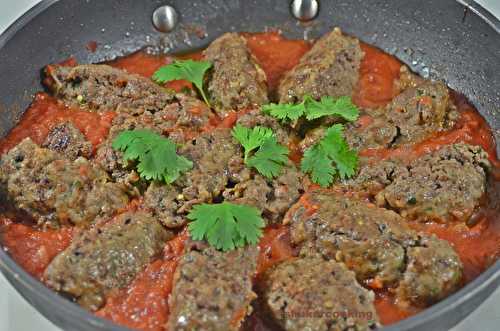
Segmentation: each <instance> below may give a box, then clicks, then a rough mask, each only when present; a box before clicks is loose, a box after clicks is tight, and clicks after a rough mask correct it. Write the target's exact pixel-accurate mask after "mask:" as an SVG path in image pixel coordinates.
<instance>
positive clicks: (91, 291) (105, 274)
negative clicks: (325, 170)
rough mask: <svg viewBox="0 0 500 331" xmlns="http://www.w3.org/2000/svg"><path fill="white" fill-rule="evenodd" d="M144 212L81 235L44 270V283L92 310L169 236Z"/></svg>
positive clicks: (133, 274)
mask: <svg viewBox="0 0 500 331" xmlns="http://www.w3.org/2000/svg"><path fill="white" fill-rule="evenodd" d="M172 236H173V235H172V233H170V232H168V231H167V230H165V229H164V228H163V227H162V226H161V225H160V223H159V222H158V221H157V220H156V219H154V218H153V217H151V215H149V214H147V213H143V212H136V213H134V212H127V213H124V214H121V215H120V216H118V217H116V219H114V220H111V221H109V222H108V223H106V224H103V225H98V226H96V227H95V228H93V229H91V230H89V231H87V232H84V233H82V234H81V235H80V236H79V237H77V238H76V239H74V240H73V243H72V244H71V245H70V246H69V247H68V248H67V249H66V250H64V251H63V252H62V253H60V254H59V255H58V256H57V257H56V258H55V259H54V260H53V261H52V262H51V263H50V265H49V266H48V268H47V270H46V271H45V279H46V283H47V284H48V285H49V286H50V287H51V288H53V289H55V290H56V291H60V292H63V293H66V294H69V295H71V296H72V297H74V298H75V299H76V301H77V302H78V303H79V304H80V305H81V306H83V307H85V308H87V309H89V310H92V311H95V310H97V309H99V308H100V307H102V306H103V305H104V303H105V296H106V295H107V294H108V293H110V291H112V290H118V289H121V288H124V287H125V286H127V285H128V284H130V283H131V282H132V280H134V278H135V277H136V276H137V274H138V273H139V272H141V271H142V270H143V269H144V268H145V267H146V265H147V264H148V263H149V262H150V261H151V260H152V259H153V258H154V257H155V256H157V255H158V254H160V253H161V251H162V249H163V247H164V245H165V242H166V241H167V240H168V239H170V238H171V237H172Z"/></svg>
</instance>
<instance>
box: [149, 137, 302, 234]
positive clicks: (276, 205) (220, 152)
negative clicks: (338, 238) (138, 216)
mask: <svg viewBox="0 0 500 331" xmlns="http://www.w3.org/2000/svg"><path fill="white" fill-rule="evenodd" d="M179 153H180V154H182V155H183V156H185V157H187V158H188V159H190V160H191V161H193V164H194V167H193V169H192V170H191V171H190V172H188V173H187V174H185V175H184V176H182V177H181V178H180V179H179V180H178V181H177V182H175V183H174V184H173V185H170V186H168V187H164V186H162V185H158V184H151V185H150V186H149V188H148V189H147V191H146V193H145V197H144V204H145V206H146V207H147V208H149V210H151V212H152V213H153V214H154V215H156V216H157V217H159V219H160V220H161V221H162V222H164V224H165V225H166V226H167V227H179V226H182V225H183V224H185V215H186V214H187V213H188V212H189V210H190V209H191V206H192V205H194V204H197V203H204V202H212V201H213V200H214V199H216V198H221V197H223V198H224V199H225V200H226V201H232V202H235V203H241V204H248V205H251V206H255V207H257V208H259V209H261V210H262V211H263V215H264V217H265V218H266V219H267V220H268V221H269V222H276V221H281V219H282V217H283V215H284V214H285V212H286V211H287V210H288V209H289V208H290V206H291V205H292V204H294V203H295V202H296V201H297V200H298V198H299V197H300V194H301V193H302V192H303V183H302V179H303V175H302V174H301V173H300V172H299V171H298V170H297V168H296V167H295V166H294V165H292V164H290V165H288V166H286V167H285V168H284V170H283V171H282V174H281V175H280V176H278V177H277V178H275V179H272V180H270V179H267V178H264V177H263V176H261V175H260V174H258V173H256V171H255V170H254V169H249V168H248V167H246V166H245V164H244V162H243V155H242V154H243V153H242V148H241V146H240V145H239V144H238V143H237V142H236V140H235V139H234V138H233V137H232V134H231V130H229V129H217V130H214V131H212V132H210V133H206V134H203V135H201V136H199V137H198V138H196V139H195V140H193V141H192V142H191V143H188V144H186V145H184V146H183V147H181V148H180V150H179Z"/></svg>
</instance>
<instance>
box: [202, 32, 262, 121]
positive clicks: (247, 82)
mask: <svg viewBox="0 0 500 331" xmlns="http://www.w3.org/2000/svg"><path fill="white" fill-rule="evenodd" d="M203 54H204V55H205V58H206V59H207V60H208V61H210V62H212V63H213V69H212V72H211V75H210V78H209V80H208V86H207V90H208V93H209V98H210V103H211V104H212V105H213V106H214V107H215V109H216V110H217V112H218V113H220V114H221V115H225V114H226V113H227V111H229V110H240V109H243V108H247V107H250V106H255V105H257V106H260V105H262V104H265V103H267V102H268V99H267V83H266V80H267V78H266V74H265V73H264V71H263V70H262V69H261V68H260V67H259V65H258V64H257V62H256V59H255V58H254V57H253V56H252V54H251V53H250V51H249V49H248V48H247V42H246V40H245V38H243V37H242V36H240V35H238V34H237V33H226V34H224V35H222V36H221V37H219V38H218V39H216V40H215V41H214V42H212V43H211V44H210V46H208V48H207V49H206V50H205V51H204V52H203Z"/></svg>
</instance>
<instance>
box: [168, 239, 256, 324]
mask: <svg viewBox="0 0 500 331" xmlns="http://www.w3.org/2000/svg"><path fill="white" fill-rule="evenodd" d="M257 255H258V248H257V247H256V246H248V247H245V248H239V249H236V250H233V251H229V252H221V251H218V250H216V249H214V248H213V247H207V245H206V244H204V243H200V242H190V243H188V244H187V245H186V247H185V253H184V256H182V258H181V260H180V262H179V266H178V267H177V269H176V272H175V276H174V288H173V290H172V294H171V296H170V299H169V306H170V317H169V321H168V323H167V325H166V329H167V330H168V331H174V330H175V331H182V330H205V331H212V330H213V331H219V330H234V331H236V330H239V327H240V324H241V322H242V321H243V319H244V318H245V317H246V315H247V314H249V313H250V311H251V307H250V303H251V302H252V300H253V299H255V297H256V295H255V293H254V292H253V291H252V280H253V277H254V274H255V271H256V268H257Z"/></svg>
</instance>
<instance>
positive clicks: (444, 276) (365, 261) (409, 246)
mask: <svg viewBox="0 0 500 331" xmlns="http://www.w3.org/2000/svg"><path fill="white" fill-rule="evenodd" d="M305 202H307V204H306V203H305ZM306 206H309V207H306ZM286 222H288V223H290V226H291V239H292V242H293V243H294V244H295V245H299V246H300V247H301V254H302V255H304V256H309V255H311V254H312V255H315V254H317V253H319V254H321V255H322V256H323V257H324V258H325V259H328V260H332V259H335V260H337V261H339V262H344V263H345V264H346V265H347V267H348V268H349V269H351V270H353V271H354V272H355V273H356V277H357V279H358V280H359V281H360V282H369V283H370V282H371V283H373V284H377V286H383V287H386V286H391V287H397V286H399V287H400V288H401V289H404V290H401V291H399V292H398V293H399V295H400V299H401V300H410V301H411V302H412V303H414V304H417V305H428V304H430V303H432V302H436V301H437V300H439V299H441V298H443V297H446V296H447V295H449V294H450V293H452V292H453V291H454V290H455V289H457V287H458V286H459V285H460V279H461V275H462V263H461V262H460V259H459V258H458V255H457V254H456V253H455V252H454V250H453V249H452V247H451V246H450V244H449V243H447V242H446V241H443V240H440V239H437V238H436V237H435V236H433V235H432V236H429V235H426V234H423V233H417V232H415V231H413V230H411V229H410V228H409V227H408V225H407V224H406V223H405V220H404V219H402V218H401V217H400V216H399V215H398V214H396V213H395V212H393V211H390V210H386V209H382V208H379V207H376V206H374V205H373V204H370V203H368V202H366V201H364V200H360V199H357V198H355V197H347V196H345V195H343V194H340V193H323V192H320V191H316V192H311V193H309V194H307V195H306V196H304V197H303V198H302V200H301V202H299V204H298V206H296V207H294V208H292V209H291V211H290V213H289V214H287V216H286ZM430 246H432V247H433V248H434V249H429V250H425V249H424V248H426V247H430ZM430 258H431V259H433V260H434V261H439V263H434V264H431V263H428V260H429V259H430ZM424 260H425V261H424ZM418 267H420V268H419V269H420V270H419V273H420V275H421V278H417V277H415V276H414V275H411V273H413V272H414V269H415V268H418ZM420 280H421V281H425V283H422V284H420V283H419V282H420ZM411 281H414V284H412V285H411V286H409V283H410V282H411ZM403 294H404V295H403Z"/></svg>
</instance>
